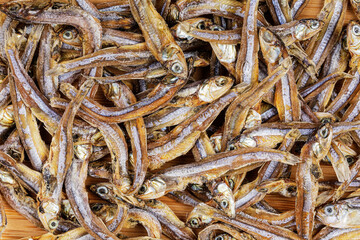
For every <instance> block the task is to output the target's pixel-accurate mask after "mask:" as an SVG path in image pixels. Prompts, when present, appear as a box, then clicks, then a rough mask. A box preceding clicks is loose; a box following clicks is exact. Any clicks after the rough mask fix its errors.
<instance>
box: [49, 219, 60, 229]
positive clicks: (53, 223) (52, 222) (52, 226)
mask: <svg viewBox="0 0 360 240" xmlns="http://www.w3.org/2000/svg"><path fill="white" fill-rule="evenodd" d="M58 226H59V221H58V220H56V219H52V220H50V221H49V228H50V229H56V228H57V227H58Z"/></svg>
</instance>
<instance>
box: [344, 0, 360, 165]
mask: <svg viewBox="0 0 360 240" xmlns="http://www.w3.org/2000/svg"><path fill="white" fill-rule="evenodd" d="M359 1H360V0H359ZM345 159H346V161H347V162H348V164H349V165H350V164H353V163H354V158H353V157H352V156H350V155H346V156H345Z"/></svg>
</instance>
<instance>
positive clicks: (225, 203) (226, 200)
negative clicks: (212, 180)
mask: <svg viewBox="0 0 360 240" xmlns="http://www.w3.org/2000/svg"><path fill="white" fill-rule="evenodd" d="M214 193H215V194H214V196H213V199H214V201H215V202H216V203H217V204H218V205H219V207H220V209H221V210H223V211H224V212H225V213H226V215H228V216H229V217H235V200H234V195H233V193H232V190H231V188H230V187H229V186H228V185H227V184H226V183H225V182H220V183H219V184H217V185H216V187H215V189H214Z"/></svg>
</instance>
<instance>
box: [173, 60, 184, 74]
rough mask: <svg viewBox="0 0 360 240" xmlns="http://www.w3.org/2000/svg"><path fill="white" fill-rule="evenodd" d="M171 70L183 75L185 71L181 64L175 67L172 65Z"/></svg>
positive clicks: (177, 63) (176, 63)
mask: <svg viewBox="0 0 360 240" xmlns="http://www.w3.org/2000/svg"><path fill="white" fill-rule="evenodd" d="M170 69H171V71H172V72H174V73H181V72H182V71H183V67H182V66H181V64H180V63H179V62H175V63H174V64H173V65H171V68H170Z"/></svg>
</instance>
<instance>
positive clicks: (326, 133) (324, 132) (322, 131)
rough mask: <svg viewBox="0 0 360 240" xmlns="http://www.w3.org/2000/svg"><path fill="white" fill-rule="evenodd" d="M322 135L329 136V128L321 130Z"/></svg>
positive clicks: (323, 136)
mask: <svg viewBox="0 0 360 240" xmlns="http://www.w3.org/2000/svg"><path fill="white" fill-rule="evenodd" d="M319 134H320V137H322V138H327V137H328V136H329V129H328V128H327V127H323V128H322V129H321V130H320V131H319Z"/></svg>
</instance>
